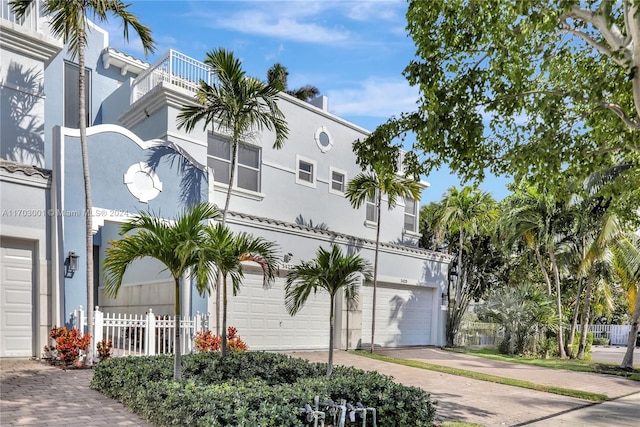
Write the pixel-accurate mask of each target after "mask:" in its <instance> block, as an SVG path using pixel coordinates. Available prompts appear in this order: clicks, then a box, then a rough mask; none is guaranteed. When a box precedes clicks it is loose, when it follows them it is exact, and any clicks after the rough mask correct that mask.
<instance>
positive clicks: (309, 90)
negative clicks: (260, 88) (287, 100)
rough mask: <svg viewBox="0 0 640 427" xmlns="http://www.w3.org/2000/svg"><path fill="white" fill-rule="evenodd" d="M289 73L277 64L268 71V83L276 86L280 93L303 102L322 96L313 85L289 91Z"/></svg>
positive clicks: (285, 68)
mask: <svg viewBox="0 0 640 427" xmlns="http://www.w3.org/2000/svg"><path fill="white" fill-rule="evenodd" d="M288 77H289V71H287V67H285V66H284V65H282V64H280V63H278V62H276V63H275V64H273V65H272V66H271V68H269V69H268V70H267V83H268V84H270V85H271V86H275V87H277V88H278V90H279V91H282V92H285V93H287V94H289V95H291V96H294V97H296V98H298V99H301V100H303V101H306V102H309V101H311V100H312V99H314V98H316V97H317V96H318V95H320V90H319V89H318V88H317V87H315V86H312V85H305V86H302V87H301V88H298V89H289V88H288V84H287V83H288V82H287V78H288Z"/></svg>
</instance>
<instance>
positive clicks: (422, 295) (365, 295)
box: [361, 283, 433, 347]
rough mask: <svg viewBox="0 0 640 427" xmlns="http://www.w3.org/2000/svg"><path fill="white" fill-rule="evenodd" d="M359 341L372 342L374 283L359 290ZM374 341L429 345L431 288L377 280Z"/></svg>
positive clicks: (397, 345)
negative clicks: (391, 284)
mask: <svg viewBox="0 0 640 427" xmlns="http://www.w3.org/2000/svg"><path fill="white" fill-rule="evenodd" d="M361 298H362V342H363V345H364V344H365V343H371V320H372V307H373V287H372V286H370V285H368V286H365V287H364V288H363V292H362V296H361ZM376 300H377V301H376V331H375V344H376V345H380V346H383V347H401V346H410V345H430V344H432V342H431V314H432V303H433V290H432V289H429V288H419V287H409V286H402V287H401V286H387V285H381V284H380V283H379V284H378V289H377V293H376Z"/></svg>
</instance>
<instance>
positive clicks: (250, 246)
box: [204, 223, 278, 357]
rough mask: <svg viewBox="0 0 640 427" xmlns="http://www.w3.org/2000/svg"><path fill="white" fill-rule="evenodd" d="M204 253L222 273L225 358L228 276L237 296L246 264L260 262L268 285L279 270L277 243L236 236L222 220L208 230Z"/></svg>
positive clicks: (259, 238) (224, 353) (224, 349)
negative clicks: (244, 264)
mask: <svg viewBox="0 0 640 427" xmlns="http://www.w3.org/2000/svg"><path fill="white" fill-rule="evenodd" d="M204 256H205V258H206V259H207V260H209V261H211V262H212V263H213V264H214V265H215V268H216V269H217V271H218V273H219V274H220V275H221V276H222V350H221V351H222V357H225V356H226V354H227V333H226V332H227V301H228V292H227V279H228V278H229V277H230V278H231V283H232V285H233V295H234V296H235V295H236V294H237V293H238V290H239V289H240V285H241V284H242V279H243V278H244V272H243V263H246V262H251V263H254V264H257V265H258V266H259V267H260V269H261V270H262V278H263V285H264V287H265V288H266V287H269V286H270V285H271V283H272V282H273V280H274V278H275V274H276V273H277V271H278V259H277V256H276V245H275V243H273V242H270V241H268V240H265V239H263V238H261V237H253V236H252V235H250V234H247V233H241V234H238V235H234V234H233V232H231V230H229V228H228V227H227V226H226V225H223V224H222V223H218V224H216V225H215V226H210V227H208V228H207V230H206V243H205V250H204Z"/></svg>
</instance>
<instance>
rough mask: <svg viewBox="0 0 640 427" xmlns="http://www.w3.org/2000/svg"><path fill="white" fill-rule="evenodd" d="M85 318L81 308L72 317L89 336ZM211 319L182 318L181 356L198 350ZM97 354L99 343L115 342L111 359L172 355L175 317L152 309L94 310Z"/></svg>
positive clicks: (198, 314) (197, 317) (94, 335)
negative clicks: (134, 311)
mask: <svg viewBox="0 0 640 427" xmlns="http://www.w3.org/2000/svg"><path fill="white" fill-rule="evenodd" d="M86 320H87V318H86V315H85V313H84V310H83V309H82V306H80V307H79V308H78V309H77V310H74V312H73V314H72V324H73V327H74V328H76V329H78V330H80V331H83V333H87V331H86V326H87V323H86ZM208 327H209V316H208V315H206V314H200V313H197V314H196V315H195V316H193V317H189V316H182V317H181V318H180V331H181V346H180V347H181V349H182V353H183V354H185V353H192V352H193V351H195V345H194V341H195V338H196V334H197V333H198V332H203V331H205V330H208ZM92 335H93V338H94V339H93V342H94V354H96V355H97V349H96V346H97V343H99V342H100V341H102V340H103V339H104V340H106V341H109V340H111V341H112V343H113V348H112V352H111V354H112V356H114V357H120V356H152V355H155V354H171V353H173V352H174V347H175V346H174V343H175V316H156V315H155V314H154V313H153V310H151V309H149V311H148V312H147V313H145V314H120V313H103V312H102V311H101V310H100V308H99V307H96V309H95V311H94V330H93V334H92Z"/></svg>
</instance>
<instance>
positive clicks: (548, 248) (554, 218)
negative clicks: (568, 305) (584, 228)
mask: <svg viewBox="0 0 640 427" xmlns="http://www.w3.org/2000/svg"><path fill="white" fill-rule="evenodd" d="M574 218H575V212H574V211H572V210H571V209H569V208H568V204H567V203H566V202H565V201H564V200H560V199H558V198H557V197H556V196H554V194H552V192H551V191H549V190H547V189H545V188H536V187H533V186H527V185H523V186H522V187H521V188H518V189H517V190H516V193H515V195H514V199H513V200H512V207H510V208H509V210H508V212H507V215H506V219H505V221H506V222H507V224H508V226H507V228H508V229H509V233H510V235H511V238H510V239H508V240H514V239H517V238H520V237H521V238H523V239H524V240H525V241H526V242H527V244H528V245H530V246H531V247H533V248H534V250H535V251H536V260H537V262H538V265H539V266H540V270H541V272H542V273H543V275H544V278H545V281H546V283H547V293H548V294H549V295H551V293H552V291H551V278H550V276H549V271H548V270H547V267H546V265H545V261H544V260H543V258H542V254H541V250H544V251H545V252H546V256H547V258H548V259H547V260H548V262H549V264H550V265H551V273H552V277H553V280H554V283H555V291H556V311H557V315H558V328H557V337H558V355H559V356H560V358H566V357H567V354H566V351H565V346H564V332H563V327H562V325H563V316H562V292H561V286H560V284H561V282H560V268H559V265H558V260H557V254H558V251H559V247H560V242H561V241H562V240H563V239H564V238H565V237H566V235H567V232H568V231H569V230H570V228H571V224H572V223H573V220H574Z"/></svg>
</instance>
